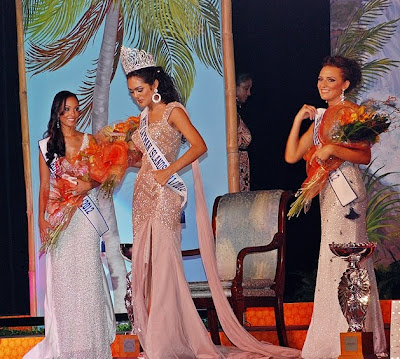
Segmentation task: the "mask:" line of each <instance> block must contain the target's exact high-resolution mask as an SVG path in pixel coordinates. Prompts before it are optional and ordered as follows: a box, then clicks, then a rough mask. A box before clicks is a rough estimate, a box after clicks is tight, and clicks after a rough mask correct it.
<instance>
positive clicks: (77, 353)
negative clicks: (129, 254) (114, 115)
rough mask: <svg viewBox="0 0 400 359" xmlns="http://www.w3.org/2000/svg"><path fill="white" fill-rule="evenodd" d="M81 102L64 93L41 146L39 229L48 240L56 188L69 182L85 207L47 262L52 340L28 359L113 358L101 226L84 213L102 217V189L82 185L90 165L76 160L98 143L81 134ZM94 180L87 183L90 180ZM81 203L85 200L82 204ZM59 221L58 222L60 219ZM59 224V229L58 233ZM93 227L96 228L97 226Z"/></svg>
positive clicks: (111, 316)
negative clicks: (98, 207)
mask: <svg viewBox="0 0 400 359" xmlns="http://www.w3.org/2000/svg"><path fill="white" fill-rule="evenodd" d="M78 117H79V103H78V99H77V97H76V95H75V94H73V93H71V92H69V91H61V92H59V93H58V94H57V95H56V96H55V97H54V100H53V104H52V108H51V115H50V121H49V123H48V129H47V133H46V135H47V137H46V138H45V139H43V140H41V141H39V146H40V154H39V169H40V192H39V229H40V236H41V239H42V242H45V241H47V240H48V233H49V230H50V229H51V228H52V226H51V224H50V223H51V222H52V214H55V213H62V211H63V209H64V208H65V207H66V206H65V205H64V207H60V208H57V210H56V211H55V212H54V211H53V210H54V206H56V205H57V204H56V203H55V202H57V201H54V194H55V193H56V192H55V187H54V186H55V184H56V181H59V182H57V186H58V184H59V183H61V182H62V181H63V180H66V181H68V183H67V182H64V183H67V185H68V186H67V188H68V189H67V190H66V191H65V194H64V197H65V198H66V197H70V198H71V199H72V200H73V199H74V198H76V199H78V200H79V203H80V202H81V200H82V202H83V204H84V205H85V206H86V207H84V206H81V207H80V208H76V210H75V212H74V213H73V215H72V217H71V219H70V222H69V224H68V226H67V227H66V228H65V229H64V230H63V231H62V232H61V234H60V236H59V238H58V240H57V243H56V245H55V246H53V247H51V248H50V249H48V252H47V257H46V297H45V331H46V337H45V338H44V340H43V341H41V342H40V343H39V344H37V345H36V346H35V347H34V348H33V349H32V350H30V351H29V352H28V353H27V354H26V355H25V356H24V359H55V358H60V359H63V358H65V359H67V358H68V359H111V358H112V356H111V350H110V344H111V343H112V342H113V340H114V337H115V318H114V311H113V308H112V303H111V298H110V293H109V290H108V286H107V282H106V279H105V275H104V270H103V266H102V262H101V258H100V242H99V234H98V230H99V228H98V226H97V230H96V229H95V228H94V225H96V222H95V221H94V220H93V218H92V217H90V214H89V216H88V217H87V216H86V215H85V214H84V211H83V210H81V208H88V207H87V206H92V207H93V211H91V212H89V211H87V212H88V213H92V212H94V213H96V211H95V210H96V203H97V199H96V190H95V189H94V187H95V186H97V185H98V184H97V183H96V182H92V181H85V180H82V179H81V178H82V175H83V173H82V171H83V169H84V165H82V163H81V162H80V161H79V160H76V158H75V157H76V155H77V154H78V153H79V152H80V151H81V150H83V149H85V148H86V147H87V146H88V145H89V142H90V141H94V138H93V137H92V136H90V135H88V134H84V133H82V132H79V131H77V130H76V129H75V126H76V123H77V120H78ZM87 179H88V178H86V180H87ZM80 199H81V200H80ZM89 217H90V218H89ZM55 221H56V220H55ZM54 223H55V222H53V223H52V224H53V228H54ZM92 223H93V224H94V225H92Z"/></svg>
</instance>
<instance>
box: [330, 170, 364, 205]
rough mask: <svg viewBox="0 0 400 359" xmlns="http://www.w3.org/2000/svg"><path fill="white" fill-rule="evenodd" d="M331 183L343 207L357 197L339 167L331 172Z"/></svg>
mask: <svg viewBox="0 0 400 359" xmlns="http://www.w3.org/2000/svg"><path fill="white" fill-rule="evenodd" d="M329 183H330V184H331V186H332V189H333V191H334V192H335V194H336V197H337V198H338V200H339V202H340V204H341V205H342V206H343V207H344V206H346V205H348V204H349V203H351V202H353V201H354V200H355V199H357V195H356V193H355V192H354V191H353V189H352V188H351V186H350V184H349V182H347V179H346V177H345V176H344V174H343V173H342V171H341V170H340V169H339V168H338V169H336V170H334V171H331V172H330V173H329Z"/></svg>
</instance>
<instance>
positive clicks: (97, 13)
mask: <svg viewBox="0 0 400 359" xmlns="http://www.w3.org/2000/svg"><path fill="white" fill-rule="evenodd" d="M111 5H112V2H107V1H104V2H102V1H100V2H98V3H96V4H93V5H92V6H91V7H90V8H89V9H88V10H87V11H86V12H85V13H84V14H83V16H82V17H81V19H80V20H79V21H78V23H77V24H76V25H75V27H74V28H73V29H72V30H71V31H70V32H69V33H68V34H67V36H65V37H63V38H61V39H59V40H57V41H56V42H54V43H52V44H50V45H44V46H40V45H37V44H36V43H30V48H29V49H28V50H27V52H26V64H27V65H26V67H27V69H28V70H29V71H33V72H34V74H37V73H39V72H42V71H55V70H57V69H59V68H61V67H63V66H64V65H65V64H67V63H68V62H69V61H70V60H72V59H73V58H74V57H75V56H76V55H78V54H80V53H81V52H83V51H84V50H85V48H86V47H87V45H88V43H89V41H90V40H91V39H92V38H93V37H94V36H95V35H96V33H97V32H98V30H99V28H100V26H101V24H102V22H103V20H104V18H105V16H106V15H107V12H108V11H109V8H110V6H111Z"/></svg>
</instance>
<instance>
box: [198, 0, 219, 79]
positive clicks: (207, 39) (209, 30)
mask: <svg viewBox="0 0 400 359" xmlns="http://www.w3.org/2000/svg"><path fill="white" fill-rule="evenodd" d="M200 11H201V14H202V16H201V18H200V26H201V27H200V36H195V37H192V38H191V39H190V43H191V46H192V47H193V50H194V51H195V53H196V55H197V57H198V58H199V59H200V61H201V62H202V63H203V64H205V65H206V66H210V67H212V68H213V69H214V70H216V71H217V72H218V73H219V74H220V75H221V76H222V40H221V31H220V21H219V8H218V1H216V0H213V1H204V0H203V1H200Z"/></svg>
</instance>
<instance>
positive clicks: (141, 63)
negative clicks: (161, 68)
mask: <svg viewBox="0 0 400 359" xmlns="http://www.w3.org/2000/svg"><path fill="white" fill-rule="evenodd" d="M121 64H122V68H123V69H124V71H125V74H126V75H128V74H129V73H130V72H132V71H136V70H139V69H143V68H144V67H151V66H156V63H155V61H154V59H153V55H151V54H149V53H147V52H146V51H144V50H139V49H130V48H129V47H125V46H123V45H122V47H121Z"/></svg>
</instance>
